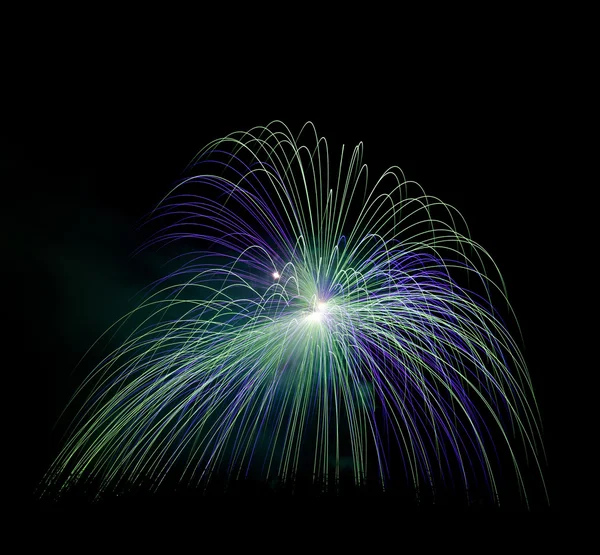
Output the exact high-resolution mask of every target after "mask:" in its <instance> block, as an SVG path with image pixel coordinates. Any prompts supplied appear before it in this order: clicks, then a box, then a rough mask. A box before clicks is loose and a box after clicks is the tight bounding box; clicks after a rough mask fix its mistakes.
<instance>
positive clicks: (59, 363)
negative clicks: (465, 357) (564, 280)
mask: <svg viewBox="0 0 600 555" xmlns="http://www.w3.org/2000/svg"><path fill="white" fill-rule="evenodd" d="M484 34H485V33H484ZM502 37H503V34H502V33H499V34H498V35H494V36H493V37H492V38H490V39H488V40H487V41H485V40H483V42H482V37H479V38H478V40H477V41H476V42H475V43H473V42H472V41H471V42H469V41H467V42H466V43H465V44H464V45H460V46H458V47H457V48H453V49H450V50H447V49H445V48H438V49H433V51H432V53H431V55H426V54H424V53H423V48H420V47H417V48H412V49H408V48H406V47H405V46H399V45H396V44H395V43H394V41H391V42H390V44H386V45H382V46H380V47H374V48H372V49H369V50H366V51H363V50H361V49H356V50H355V49H353V47H352V43H351V44H350V45H349V46H346V47H344V49H341V50H337V49H335V48H333V47H332V48H331V49H328V50H326V51H321V52H320V54H319V53H318V51H317V53H315V54H312V53H307V52H302V51H301V52H299V53H295V54H294V55H293V57H292V58H291V57H286V58H285V63H284V62H282V61H276V60H274V59H273V58H272V57H270V56H268V55H266V54H265V53H264V51H263V52H262V53H261V54H260V55H257V54H256V51H250V52H245V51H244V48H242V49H241V51H239V52H238V53H237V54H236V56H232V55H229V54H228V53H227V52H221V51H220V50H217V51H212V52H210V51H206V50H205V49H204V50H203V49H201V48H200V47H199V50H198V52H201V55H200V54H199V55H198V56H197V57H194V56H193V55H192V56H190V50H189V49H188V50H187V54H188V57H186V60H185V63H179V64H175V63H172V62H174V60H175V59H176V57H175V56H174V55H173V56H172V57H169V56H168V55H164V56H163V55H162V54H161V50H160V48H157V49H153V51H152V52H151V53H149V52H147V51H145V50H144V49H143V48H138V47H136V46H135V45H133V46H132V45H128V46H127V48H122V47H119V48H110V49H105V48H99V49H97V50H96V49H90V50H86V52H85V54H86V55H85V56H84V57H80V56H78V55H77V49H76V48H73V45H65V46H64V47H61V48H58V49H53V50H52V52H51V53H50V54H44V53H43V52H40V59H39V60H38V63H37V64H36V66H35V69H33V70H31V72H32V73H33V77H34V78H33V79H31V77H32V75H31V74H30V75H29V78H28V79H27V81H26V84H27V85H26V86H25V87H23V89H22V91H23V97H22V98H17V99H15V101H14V102H13V103H9V104H8V105H7V116H8V117H9V118H10V119H11V120H12V121H13V122H14V123H16V125H15V126H11V127H8V126H7V127H5V131H4V135H5V136H4V138H3V139H4V144H3V146H2V150H3V152H2V164H3V167H2V170H3V175H4V177H3V181H4V182H5V184H7V185H5V189H10V193H9V199H10V201H9V203H8V204H7V213H8V214H7V216H8V223H9V234H10V237H9V240H8V243H9V248H10V252H11V254H14V255H15V260H16V262H15V263H14V265H13V266H12V268H14V270H15V272H14V275H15V276H16V278H17V279H16V281H17V283H16V290H15V291H16V293H14V294H11V297H12V298H11V299H10V301H11V304H12V303H14V305H15V306H14V308H13V309H12V310H13V312H12V317H13V318H14V321H15V322H16V324H15V327H16V329H17V331H18V334H17V335H18V338H17V340H22V345H19V349H20V352H21V353H23V354H22V355H21V356H19V357H16V358H15V359H14V360H15V361H16V362H13V365H14V366H15V368H14V370H15V372H18V374H19V376H22V379H23V380H25V381H26V382H27V386H26V388H25V389H26V391H27V393H26V396H27V400H26V401H24V402H25V403H26V405H27V407H26V410H25V413H26V419H25V420H26V422H27V424H26V425H27V430H26V433H25V434H24V438H25V441H24V443H25V445H24V446H23V448H22V449H21V451H20V452H21V453H22V459H23V463H24V464H23V465H22V467H21V471H24V475H23V476H20V477H19V480H18V481H19V484H18V486H19V490H20V492H21V493H20V495H21V496H22V498H24V499H26V500H27V501H28V502H30V503H31V502H32V497H33V496H32V495H31V491H32V490H33V488H34V487H35V485H36V484H37V482H38V480H39V479H40V477H41V475H42V473H43V471H44V470H45V469H46V468H47V466H48V464H49V463H50V461H51V459H52V458H53V456H55V454H56V450H57V446H58V444H59V441H60V438H58V437H57V436H56V434H55V433H53V432H52V426H53V424H54V422H55V421H56V419H57V418H58V416H59V414H60V411H61V410H62V407H64V405H65V403H66V402H67V401H68V399H69V397H70V395H71V394H72V392H73V391H74V387H75V386H76V384H77V383H78V380H79V379H80V378H81V376H82V374H81V372H84V370H81V369H80V370H74V368H75V365H76V364H77V361H78V360H79V359H80V358H81V356H82V355H83V354H84V353H85V351H86V349H87V348H88V347H89V346H90V345H91V343H93V341H94V340H95V339H96V338H97V337H98V335H99V334H100V333H102V332H103V331H104V329H105V328H106V327H107V326H108V325H110V324H111V323H112V322H113V321H114V320H115V319H116V318H118V317H119V316H120V315H122V314H123V312H124V311H126V310H129V308H130V306H131V305H130V304H127V303H130V298H131V296H132V295H133V294H134V293H135V292H136V291H138V290H139V289H141V288H142V287H143V286H144V285H146V284H147V283H148V282H149V281H151V280H152V279H154V278H155V277H157V271H158V267H157V265H156V261H153V260H151V259H150V260H149V259H145V258H142V259H141V260H139V259H130V254H131V252H132V251H133V250H134V249H135V248H136V246H138V245H139V244H140V242H141V241H142V240H143V236H140V234H139V233H137V232H136V230H135V228H136V223H137V222H138V220H139V219H140V218H141V217H142V216H144V215H145V214H146V213H147V212H148V211H149V210H151V209H152V208H153V207H154V205H155V204H156V203H157V202H158V201H159V200H160V199H161V198H162V195H163V194H164V193H165V192H166V191H167V190H168V188H169V186H170V185H171V184H172V183H173V182H175V181H176V180H177V179H178V177H179V176H180V175H181V173H182V171H183V170H184V168H185V166H186V164H187V163H188V162H189V161H190V159H191V158H192V157H193V155H194V154H195V153H196V152H197V151H198V150H199V149H200V148H201V147H203V146H204V145H205V144H206V143H207V142H208V141H210V140H212V139H215V138H218V137H221V136H224V135H225V134H228V133H230V132H232V131H235V130H242V129H249V128H251V127H253V126H255V125H266V124H268V123H269V122H270V121H272V120H274V119H280V120H282V121H284V122H285V123H286V124H287V125H288V126H289V127H290V129H291V130H292V132H297V131H299V129H300V127H301V125H302V124H303V123H304V122H306V121H308V120H310V121H312V122H314V123H315V125H316V128H317V131H318V133H319V134H320V135H323V136H325V137H326V138H327V140H328V142H329V145H330V149H331V152H332V153H334V154H337V153H339V151H340V149H341V145H342V144H345V145H346V148H348V147H350V148H352V147H354V145H355V144H356V143H357V142H358V141H363V142H364V144H365V150H364V162H366V163H367V164H368V165H369V169H370V172H371V175H372V177H374V176H377V175H379V174H381V172H383V171H384V170H385V169H386V168H387V167H389V166H390V165H398V166H400V167H401V168H402V169H403V171H404V172H405V174H406V176H407V177H408V179H413V180H415V181H417V182H419V183H420V184H421V185H422V186H423V187H424V189H425V190H426V192H428V193H430V194H433V195H437V196H439V197H440V198H442V199H443V200H444V201H445V202H447V203H449V204H452V205H454V206H455V207H456V208H458V209H459V211H460V212H461V213H462V214H463V215H464V216H465V218H466V220H467V222H468V223H469V226H470V229H471V234H472V237H473V238H474V239H475V240H476V241H478V242H479V243H480V244H482V245H483V246H484V247H485V248H486V249H487V250H488V252H489V253H490V254H491V255H492V257H493V258H494V259H495V261H496V262H497V264H498V266H499V267H500V269H501V271H502V272H503V276H504V278H505V281H506V287H507V290H508V294H509V299H510V300H511V303H512V304H513V307H514V309H515V311H516V314H517V316H518V318H519V321H520V324H521V326H522V331H523V336H524V353H525V358H526V360H527V363H528V365H529V368H530V372H531V374H532V379H533V384H534V389H535V391H536V394H537V398H538V402H539V405H540V410H541V413H542V420H543V423H544V425H545V435H544V438H545V444H546V447H547V452H548V458H549V466H548V468H547V469H546V476H547V479H548V484H549V487H550V495H551V501H552V503H553V508H554V509H558V507H559V506H560V501H559V487H558V470H557V467H558V466H559V463H558V453H557V437H558V433H557V428H558V420H557V410H556V401H555V397H554V388H555V383H556V380H557V375H556V368H555V367H554V363H553V361H552V359H551V357H550V355H549V352H548V348H549V344H551V343H552V342H553V341H556V340H557V338H556V337H555V335H554V333H553V332H552V324H551V321H552V318H551V316H552V308H551V306H550V305H549V302H548V296H547V293H546V288H545V286H544V282H545V274H546V272H548V268H547V267H546V263H545V256H546V255H545V249H546V248H547V247H545V244H547V237H548V235H552V233H553V231H552V227H551V225H550V220H551V217H550V214H549V208H548V205H547V202H548V201H547V199H548V196H549V195H548V187H549V183H552V175H550V172H549V171H548V167H549V165H550V164H551V160H550V159H549V157H550V154H549V153H550V149H549V145H550V144H551V142H552V137H553V135H554V133H555V131H554V128H553V120H552V119H551V118H548V110H549V104H550V101H549V100H548V89H549V86H550V81H551V79H550V76H549V75H548V74H547V72H546V70H545V62H544V59H543V57H540V56H538V54H537V49H536V47H535V45H534V44H533V43H532V44H530V43H529V42H528V41H527V40H525V39H524V38H523V37H521V38H520V40H521V42H519V44H518V47H515V46H514V45H513V48H511V49H510V50H507V49H506V48H505V42H503V38H502ZM534 43H535V41H534ZM417 46H418V45H417ZM325 52H326V54H325ZM192 53H193V52H192ZM317 59H318V61H315V60H317ZM24 83H25V81H24ZM124 307H125V308H124ZM19 395H20V394H19ZM175 503H177V501H175ZM33 504H34V506H35V503H33ZM187 506H188V505H186V507H187Z"/></svg>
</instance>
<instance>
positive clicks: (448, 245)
mask: <svg viewBox="0 0 600 555" xmlns="http://www.w3.org/2000/svg"><path fill="white" fill-rule="evenodd" d="M188 170H189V172H190V177H188V178H186V179H184V180H182V181H181V182H180V183H179V184H178V185H177V186H176V187H175V188H174V189H173V190H171V191H170V192H169V193H168V194H167V195H166V196H165V198H164V199H163V200H162V201H161V202H160V204H159V205H158V207H157V208H156V209H155V211H154V212H153V213H152V214H151V215H150V217H149V224H153V223H156V222H162V224H161V230H160V232H158V233H156V234H155V235H153V236H152V237H151V239H150V240H149V242H148V244H147V245H145V247H151V246H156V245H158V244H168V243H171V242H173V241H179V240H183V241H184V242H185V244H186V245H187V244H188V243H189V244H192V243H193V242H194V241H195V242H197V244H198V246H199V247H198V248H200V250H190V251H189V252H188V254H187V257H182V258H181V259H180V264H179V266H178V269H177V270H175V271H174V272H172V273H171V274H170V275H168V276H167V277H166V278H165V279H164V280H162V281H161V282H160V283H158V284H156V285H155V287H154V289H153V290H152V291H151V293H150V294H148V296H147V297H146V298H145V300H144V301H143V302H142V303H141V304H140V306H138V307H137V308H136V309H134V310H133V311H132V312H131V313H129V314H128V315H127V316H126V317H124V318H123V319H122V320H121V321H119V322H117V323H116V324H115V326H120V325H122V324H123V323H124V322H136V325H135V328H134V331H133V332H132V333H131V334H130V335H129V337H128V338H127V340H126V341H125V342H123V344H121V345H119V346H118V347H117V348H116V349H115V350H114V351H113V352H112V353H111V355H110V356H108V357H106V358H105V359H104V360H103V361H102V362H101V363H100V364H99V365H98V367H97V368H96V369H95V371H94V372H93V374H92V375H91V376H90V378H89V380H88V381H87V382H86V383H85V384H84V385H83V386H82V388H81V390H80V391H83V389H87V390H89V388H90V387H92V388H93V389H92V393H91V394H90V395H89V398H88V400H87V403H85V405H84V408H83V409H82V410H81V411H80V412H79V414H78V418H77V419H76V422H75V423H74V426H73V428H72V433H71V435H70V437H69V438H68V441H67V442H66V444H65V445H64V448H63V450H62V451H61V453H60V454H59V456H58V457H57V458H56V460H55V462H54V464H53V465H52V467H51V469H50V471H49V472H48V475H47V476H46V479H45V484H46V486H47V487H48V488H49V489H51V488H52V486H58V487H59V489H61V490H62V491H64V490H68V489H69V488H71V487H72V486H73V485H75V484H77V483H78V482H81V481H85V480H89V479H95V480H97V481H98V482H99V488H98V489H99V491H103V490H107V489H111V488H114V487H116V485H117V483H118V482H119V481H123V480H124V481H126V482H127V483H128V484H131V485H134V484H136V483H137V482H138V481H140V480H150V481H151V482H152V483H153V484H154V487H159V486H160V484H161V482H162V481H163V480H164V479H165V477H166V476H169V475H176V476H177V477H178V478H179V479H180V480H182V481H185V482H189V483H192V484H202V483H206V482H207V481H208V480H209V478H210V476H211V475H212V474H213V473H216V472H224V473H226V474H227V475H228V476H229V477H230V478H232V479H237V478H243V477H244V476H247V475H253V476H256V477H259V478H260V479H264V480H269V479H270V478H272V477H277V478H278V479H279V480H281V481H282V482H286V481H288V482H289V481H293V480H294V479H296V478H297V477H298V476H300V475H301V474H302V473H305V474H307V475H309V476H312V478H313V480H315V481H316V482H318V483H319V484H321V485H322V487H323V488H325V489H327V488H329V489H331V487H332V484H333V486H334V487H335V486H336V485H337V484H339V480H340V475H341V473H343V472H344V471H345V470H347V469H349V470H350V471H351V473H352V476H353V480H354V482H355V483H356V484H361V483H363V481H364V480H365V479H366V478H368V477H370V476H376V477H377V480H378V481H379V483H380V484H381V486H382V487H384V488H385V487H386V484H387V483H388V482H389V481H390V479H391V478H393V477H394V472H396V471H399V473H400V474H401V476H404V475H405V476H406V479H407V480H408V482H409V483H410V484H412V485H413V486H414V487H415V489H422V488H424V487H430V488H431V489H432V490H435V488H436V487H437V486H438V485H439V484H441V483H444V482H449V481H451V480H454V481H458V483H460V484H462V488H463V489H464V490H465V491H467V490H468V489H469V488H471V487H472V484H473V483H474V482H482V483H484V484H486V487H487V490H488V491H489V492H490V494H491V496H492V498H493V499H495V500H497V499H498V494H499V492H498V486H497V483H496V468H497V463H496V459H497V457H498V455H497V453H496V451H499V452H506V453H508V455H509V459H510V461H511V466H512V468H513V470H514V476H515V480H516V481H517V482H518V484H519V487H520V489H521V490H522V492H523V494H525V483H524V480H523V478H522V473H521V462H520V461H519V460H518V459H519V457H520V456H521V455H520V454H519V453H520V451H521V450H522V451H523V452H524V454H525V455H526V456H529V457H530V458H531V460H532V464H533V465H534V466H537V467H538V468H539V467H540V462H539V459H538V457H539V454H540V453H542V446H541V439H540V425H539V415H538V411H537V408H536V405H535V400H534V396H533V391H532V385H531V381H530V378H529V375H528V372H527V368H526V365H525V362H524V360H523V357H522V355H521V353H520V351H519V348H518V346H517V344H516V342H515V341H514V339H513V338H512V337H511V335H510V333H509V332H508V330H507V328H506V326H505V325H504V323H503V322H502V321H501V320H500V319H499V317H498V313H497V312H496V310H495V309H494V308H493V307H492V304H491V299H492V297H494V298H500V299H504V300H505V296H504V287H503V283H502V278H501V276H500V273H499V271H498V269H497V268H496V266H495V264H494V262H493V261H492V259H491V258H490V256H489V255H488V254H487V252H486V251H485V250H484V249H483V248H482V247H481V246H479V245H478V244H476V243H475V242H474V241H472V240H471V239H470V238H469V233H468V228H467V226H466V224H465V222H464V220H463V218H462V217H461V215H460V214H459V213H458V212H457V211H456V210H455V209H454V208H452V207H451V206H449V205H447V204H445V203H443V202H442V201H441V200H439V199H437V198H435V197H430V196H427V195H426V194H425V193H424V191H423V190H422V189H421V187H420V186H419V185H418V184H417V183H414V182H410V181H407V180H406V179H405V177H404V175H403V173H402V171H401V170H400V169H399V168H397V167H392V168H390V169H389V170H387V171H386V172H385V173H384V174H383V175H382V176H381V177H380V178H379V179H378V180H377V181H376V182H374V183H372V182H371V181H370V180H369V176H368V170H367V167H366V165H362V144H359V145H358V146H357V147H356V148H355V149H354V151H353V152H352V155H351V157H350V160H349V161H346V160H345V159H344V156H343V151H342V157H341V160H340V162H339V165H337V166H335V165H333V164H332V163H331V161H330V156H329V149H328V146H327V142H326V141H325V139H324V138H319V137H318V136H317V134H316V130H315V129H314V127H313V126H312V124H310V123H309V124H306V125H305V126H304V127H303V129H302V130H301V132H300V133H299V135H298V136H297V137H293V136H292V134H291V133H290V131H289V129H288V128H287V127H286V126H285V125H284V124H283V123H281V122H273V123H271V124H269V126H267V127H257V128H254V129H252V130H250V131H249V132H237V133H233V134H231V135H229V136H228V137H225V138H223V139H219V140H216V141H213V142H212V143H210V144H209V145H208V146H206V147H205V148H204V149H203V150H202V151H201V152H200V153H199V154H198V155H197V156H196V158H195V159H194V160H193V162H192V163H191V164H190V167H189V168H188ZM460 229H463V230H464V231H462V232H461V231H459V230H460ZM490 272H492V273H493V275H495V276H496V277H495V278H494V279H492V278H491V277H489V275H490ZM465 277H466V279H464V281H465V283H468V284H469V289H467V288H466V287H465V283H463V281H461V280H463V278H465ZM459 278H460V279H459ZM506 307H507V311H508V312H509V313H510V312H511V310H510V306H509V305H508V302H506ZM80 394H81V393H80ZM394 469H396V470H394ZM397 473H398V472H396V474H397ZM540 475H541V471H540Z"/></svg>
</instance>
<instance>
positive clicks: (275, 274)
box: [273, 271, 281, 279]
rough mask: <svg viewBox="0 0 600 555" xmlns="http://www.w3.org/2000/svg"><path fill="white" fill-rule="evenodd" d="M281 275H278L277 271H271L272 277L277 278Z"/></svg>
mask: <svg viewBox="0 0 600 555" xmlns="http://www.w3.org/2000/svg"><path fill="white" fill-rule="evenodd" d="M280 277H281V276H280V275H279V272H277V271H275V272H273V278H274V279H279V278H280Z"/></svg>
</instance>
